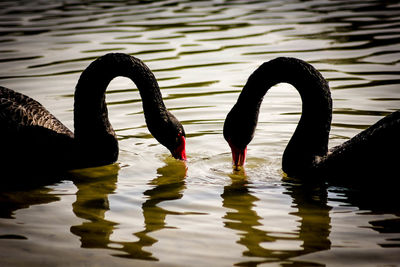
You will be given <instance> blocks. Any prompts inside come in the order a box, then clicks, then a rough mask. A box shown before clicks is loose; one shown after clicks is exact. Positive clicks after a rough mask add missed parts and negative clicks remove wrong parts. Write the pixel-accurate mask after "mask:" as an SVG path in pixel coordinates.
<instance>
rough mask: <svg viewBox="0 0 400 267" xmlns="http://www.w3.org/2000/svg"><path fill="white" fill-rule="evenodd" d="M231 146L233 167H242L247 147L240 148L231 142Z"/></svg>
mask: <svg viewBox="0 0 400 267" xmlns="http://www.w3.org/2000/svg"><path fill="white" fill-rule="evenodd" d="M229 146H230V147H231V150H232V161H233V167H234V168H235V169H237V168H239V167H242V166H243V165H244V162H245V160H246V153H247V147H245V148H244V149H240V148H237V147H236V146H234V145H232V144H229Z"/></svg>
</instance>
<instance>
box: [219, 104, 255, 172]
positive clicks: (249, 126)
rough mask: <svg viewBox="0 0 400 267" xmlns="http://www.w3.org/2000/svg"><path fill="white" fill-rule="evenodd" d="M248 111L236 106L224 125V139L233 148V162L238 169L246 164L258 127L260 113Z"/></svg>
mask: <svg viewBox="0 0 400 267" xmlns="http://www.w3.org/2000/svg"><path fill="white" fill-rule="evenodd" d="M248 111H249V110H248V109H247V110H246V109H242V108H240V107H238V106H236V105H235V106H234V107H233V108H232V110H231V111H230V112H229V113H228V115H227V117H226V119H225V123H224V138H225V140H226V141H227V142H228V144H229V146H230V148H231V151H232V162H233V166H234V167H235V168H236V169H237V168H238V167H241V166H243V165H244V163H245V159H246V153H247V145H248V144H249V143H250V141H251V140H252V139H253V136H254V130H255V128H256V125H257V116H258V112H254V111H253V113H251V112H248Z"/></svg>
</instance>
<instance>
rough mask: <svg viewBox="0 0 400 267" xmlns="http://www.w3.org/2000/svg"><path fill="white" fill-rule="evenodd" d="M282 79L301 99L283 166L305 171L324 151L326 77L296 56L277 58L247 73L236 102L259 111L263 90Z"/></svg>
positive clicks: (328, 119)
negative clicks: (296, 122)
mask: <svg viewBox="0 0 400 267" xmlns="http://www.w3.org/2000/svg"><path fill="white" fill-rule="evenodd" d="M282 82H283V83H289V84H291V85H293V86H294V87H295V88H296V89H297V91H298V92H299V94H300V96H301V99H302V115H301V118H300V121H299V123H298V126H297V128H296V130H295V132H294V134H293V136H292V138H291V139H290V141H289V143H288V145H287V147H286V149H285V152H284V155H283V159H282V168H283V170H284V171H285V172H286V173H288V174H289V175H291V174H294V173H295V174H298V173H300V172H302V171H305V170H306V169H308V168H309V167H311V166H312V164H314V162H315V160H316V157H318V156H324V155H326V154H327V151H328V138H329V131H330V125H331V119H332V99H331V95H330V90H329V86H328V83H327V81H326V80H325V79H324V78H323V77H322V75H321V73H320V72H319V71H317V70H316V69H315V68H314V67H313V66H311V65H310V64H308V63H306V62H304V61H302V60H299V59H295V58H277V59H274V60H271V61H269V62H266V63H264V64H262V65H261V66H260V67H259V68H258V69H257V70H256V71H255V72H254V73H253V74H252V75H251V76H250V77H249V80H248V81H247V83H246V85H245V86H244V89H243V91H242V93H241V95H240V97H239V99H238V103H239V105H240V103H245V104H246V106H253V107H254V108H255V109H256V110H257V114H258V110H259V107H260V104H261V102H262V100H263V97H264V95H265V93H266V92H267V91H268V90H269V88H271V87H272V86H274V85H275V84H278V83H282ZM256 119H257V118H256Z"/></svg>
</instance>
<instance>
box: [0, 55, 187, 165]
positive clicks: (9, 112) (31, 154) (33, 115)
mask: <svg viewBox="0 0 400 267" xmlns="http://www.w3.org/2000/svg"><path fill="white" fill-rule="evenodd" d="M117 76H124V77H127V78H130V79H131V80H132V81H133V82H134V83H135V84H136V86H137V88H138V89H139V92H140V95H141V98H142V103H143V110H144V115H145V119H146V123H147V126H148V128H149V130H150V132H151V133H152V134H153V136H154V137H155V138H156V139H157V140H158V141H159V142H160V143H161V144H162V145H164V146H166V147H167V148H168V149H169V150H170V151H171V154H172V155H173V156H174V157H175V158H177V159H183V160H184V159H186V152H185V131H184V129H183V126H182V125H181V123H180V122H179V121H178V120H177V119H176V118H175V117H174V115H173V114H172V113H170V112H169V111H168V110H167V109H166V107H165V105H164V103H163V100H162V96H161V92H160V89H159V87H158V84H157V81H156V79H155V77H154V75H153V73H152V72H151V71H150V69H149V68H148V67H147V66H146V65H145V64H144V63H143V62H142V61H140V60H139V59H137V58H135V57H133V56H129V55H126V54H121V53H115V54H107V55H104V56H102V57H100V58H98V59H96V60H95V61H94V62H92V63H91V64H90V65H89V66H88V67H87V68H86V69H85V70H84V71H83V72H82V74H81V76H80V78H79V81H78V83H77V85H76V89H75V96H74V128H75V130H74V133H73V132H72V131H70V130H69V129H68V128H67V127H66V126H64V125H63V124H62V123H61V122H60V121H59V120H58V119H57V118H56V117H54V116H53V115H52V114H51V113H50V112H49V111H48V110H47V109H46V108H45V107H43V106H42V105H41V104H40V103H39V102H37V101H35V100H33V99H32V98H30V97H28V96H26V95H23V94H21V93H18V92H15V91H13V90H11V89H7V88H5V87H0V147H2V149H1V152H0V166H1V168H2V169H3V170H5V169H11V170H13V171H16V172H18V170H21V169H23V170H26V171H27V172H35V171H38V172H42V171H46V170H49V171H56V170H58V171H59V170H70V169H76V168H84V167H92V166H101V165H106V164H111V163H113V162H115V161H116V160H117V158H118V141H117V138H116V134H115V132H114V130H113V128H112V126H111V124H110V122H109V120H108V112H107V105H106V103H105V91H106V89H107V86H108V84H109V83H110V82H111V80H112V79H114V78H115V77H117ZM0 172H1V170H0Z"/></svg>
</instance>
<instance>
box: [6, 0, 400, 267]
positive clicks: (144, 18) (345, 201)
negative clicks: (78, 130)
mask: <svg viewBox="0 0 400 267" xmlns="http://www.w3.org/2000/svg"><path fill="white" fill-rule="evenodd" d="M109 52H121V53H127V54H130V55H133V56H135V57H138V58H140V59H141V60H143V61H144V62H145V63H146V64H147V65H148V66H149V68H150V69H151V70H152V71H153V72H154V74H155V76H156V78H157V80H158V82H159V85H160V88H161V91H162V95H163V98H164V101H165V104H166V106H167V108H168V109H169V110H170V111H171V112H173V113H174V115H176V117H177V118H178V119H179V120H180V121H181V122H182V124H183V126H184V127H185V131H186V134H187V140H186V141H187V155H188V160H187V162H182V161H178V160H174V159H173V158H172V157H171V156H170V154H169V151H168V150H167V149H166V148H165V147H163V146H162V145H160V144H159V143H158V142H157V141H156V140H155V139H154V138H153V137H152V136H151V135H150V133H149V131H148V129H147V127H146V123H145V120H144V116H143V110H142V104H141V99H140V95H139V92H138V90H137V88H136V86H135V85H134V84H133V83H132V82H131V81H130V80H128V79H126V78H116V79H114V80H113V81H112V82H111V84H110V86H109V88H108V90H107V92H106V99H107V103H108V107H109V117H110V121H111V123H112V125H113V128H114V129H115V130H116V133H117V136H118V139H119V146H120V155H119V159H118V162H117V163H116V164H113V165H109V166H104V167H98V168H91V169H84V170H75V171H73V172H72V173H71V174H65V175H64V174H63V175H60V176H59V177H55V178H56V180H57V181H58V182H56V183H53V184H44V185H43V184H40V185H39V184H38V185H37V186H34V187H29V188H14V189H3V190H1V192H0V255H1V257H0V265H2V266H26V265H28V264H29V265H30V266H39V265H40V266H232V265H237V266H256V265H262V266H325V265H328V266H346V265H349V266H398V265H399V264H400V207H399V204H398V203H400V202H398V200H399V197H398V196H395V195H396V194H395V192H392V191H396V190H387V191H388V192H387V191H386V185H385V183H386V179H387V180H389V178H390V177H376V180H375V181H374V183H375V185H376V188H375V189H373V190H366V191H364V190H359V189H354V188H349V187H347V186H343V185H335V184H323V185H310V184H303V183H298V182H295V181H291V180H288V179H286V178H285V175H284V173H283V172H282V170H281V160H282V153H283V151H284V149H285V147H286V144H287V142H288V140H289V139H290V137H291V136H292V134H293V131H294V129H295V127H296V125H297V123H298V120H299V118H300V114H301V100H300V97H299V94H298V93H297V91H296V90H294V88H293V87H292V86H290V85H288V84H279V85H277V86H276V87H274V88H272V89H271V90H270V92H268V94H267V95H266V96H265V98H264V101H263V104H262V107H261V112H260V118H259V123H258V126H257V130H256V133H255V137H254V139H253V141H252V142H251V143H250V145H249V146H248V157H247V161H246V166H245V169H244V170H242V171H240V172H236V171H233V169H232V164H231V153H230V148H229V146H228V144H227V143H226V141H225V140H224V138H223V135H222V129H223V123H224V120H225V117H226V114H227V113H228V112H229V110H230V109H231V108H232V106H233V105H234V103H235V102H236V100H237V97H238V95H239V93H240V91H241V89H242V87H243V85H244V84H245V82H246V81H247V78H248V77H249V75H250V74H251V73H252V72H253V71H254V70H255V69H256V68H257V67H258V66H259V65H261V64H262V63H263V62H265V61H269V60H271V59H273V58H276V57H279V56H290V57H297V58H301V59H303V60H305V61H307V62H309V63H311V64H312V65H313V66H315V67H316V68H317V69H318V70H320V71H321V73H322V74H323V75H324V77H325V78H326V79H327V80H328V81H329V84H330V87H331V90H332V98H333V121H332V130H331V133H330V144H329V147H332V146H335V145H338V144H341V143H343V142H344V141H346V140H348V139H349V138H351V137H352V136H354V135H355V134H357V133H359V132H360V131H361V130H363V129H365V128H367V127H368V126H369V125H372V124H374V123H375V122H377V121H378V120H379V119H381V118H382V117H384V116H385V115H387V114H390V113H391V112H394V111H396V110H399V107H400V68H399V67H400V3H399V2H398V1H374V0H370V1H357V0H356V1H342V0H337V1H336V0H335V1H327V0H315V1H300V0H293V1H292V0H287V1H278V0H275V1H256V0H255V1H239V0H237V1H220V0H215V1H209V0H205V1H184V0H165V1H151V0H149V1H100V0H98V1H96V0H93V1H90V0H89V1H76V0H67V1H59V0H52V1H41V0H31V1H2V2H0V69H1V71H0V85H1V86H4V87H8V88H11V89H14V90H16V91H18V92H21V93H24V94H26V95H29V96H30V97H32V98H34V99H36V100H38V101H39V102H40V103H42V104H43V105H44V106H45V107H46V108H47V109H49V110H50V111H51V112H52V113H53V114H54V115H55V116H56V117H57V118H58V119H60V120H61V121H62V122H63V123H64V124H65V125H66V126H68V127H69V128H70V129H73V95H74V88H75V85H76V83H77V81H78V78H79V75H80V73H81V72H82V71H83V70H84V69H85V68H86V67H87V66H88V65H89V64H90V62H92V61H93V60H95V59H96V58H97V57H99V56H101V55H104V54H106V53H109ZM60 153H61V152H60ZM396 156H398V155H396ZM43 165H44V167H45V166H46V162H43ZM21 168H23V166H21ZM0 176H2V177H1V179H13V177H10V176H7V177H4V175H2V174H1V171H0ZM392 178H393V177H392ZM387 187H389V188H390V187H391V186H390V184H389V185H388V186H387ZM393 189H394V188H393ZM390 192H392V193H390ZM397 195H398V192H397Z"/></svg>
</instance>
